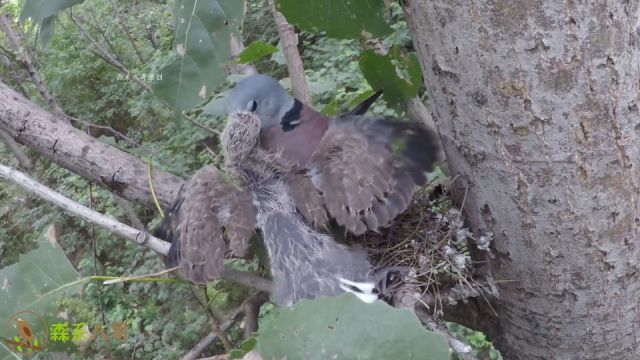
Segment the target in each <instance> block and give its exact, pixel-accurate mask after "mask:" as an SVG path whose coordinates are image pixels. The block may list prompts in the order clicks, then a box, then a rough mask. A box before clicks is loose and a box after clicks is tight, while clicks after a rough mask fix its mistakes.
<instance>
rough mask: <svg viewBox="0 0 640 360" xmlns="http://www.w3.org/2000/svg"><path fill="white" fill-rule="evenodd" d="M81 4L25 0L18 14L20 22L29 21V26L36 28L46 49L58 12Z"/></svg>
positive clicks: (64, 0) (77, 1) (72, 0)
mask: <svg viewBox="0 0 640 360" xmlns="http://www.w3.org/2000/svg"><path fill="white" fill-rule="evenodd" d="M83 2H84V0H27V1H25V3H24V6H23V7H22V11H21V12H20V22H23V23H24V21H25V20H26V19H31V25H32V26H37V27H38V32H39V33H38V37H39V39H40V42H41V43H42V45H43V46H44V47H45V48H46V47H47V46H48V45H49V43H50V42H51V36H52V35H53V25H54V23H55V19H56V16H57V14H58V12H60V11H62V10H65V9H68V8H70V7H72V6H74V5H77V4H81V3H83Z"/></svg>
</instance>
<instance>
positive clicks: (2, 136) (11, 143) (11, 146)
mask: <svg viewBox="0 0 640 360" xmlns="http://www.w3.org/2000/svg"><path fill="white" fill-rule="evenodd" d="M0 141H2V142H3V143H4V145H5V146H6V147H7V150H9V152H10V153H12V154H13V156H15V158H16V160H18V164H20V168H21V169H22V170H24V171H26V172H29V173H30V172H31V171H32V170H33V163H31V159H29V156H27V154H25V152H24V151H22V149H21V148H20V144H18V143H17V142H16V141H15V140H13V138H12V137H11V136H10V135H9V134H7V132H6V131H4V130H0Z"/></svg>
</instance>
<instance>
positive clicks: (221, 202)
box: [163, 166, 256, 284]
mask: <svg viewBox="0 0 640 360" xmlns="http://www.w3.org/2000/svg"><path fill="white" fill-rule="evenodd" d="M255 214H256V209H255V206H254V205H253V203H252V197H251V194H250V193H249V192H248V191H245V190H244V189H242V188H239V187H237V186H235V185H234V184H231V183H230V182H229V181H228V180H227V179H225V177H224V175H223V174H222V173H221V172H220V171H218V169H216V168H215V167H213V166H206V167H204V168H202V169H200V170H199V171H198V172H196V173H195V174H194V175H193V177H192V178H191V179H190V180H189V181H188V182H187V183H186V184H185V187H184V189H183V192H182V194H181V196H180V198H179V199H178V201H177V202H176V205H175V206H174V208H173V209H172V211H171V212H170V213H168V214H167V216H166V217H165V220H164V223H163V227H164V228H165V230H164V231H165V232H166V234H167V235H169V237H171V238H172V239H171V241H172V244H171V249H172V250H171V251H170V262H171V263H173V264H177V265H180V266H182V268H183V270H184V272H185V274H186V278H187V279H189V280H191V281H193V282H195V283H199V284H203V283H206V282H208V281H211V280H215V279H218V278H220V276H221V274H222V270H223V266H224V263H223V262H224V259H225V257H226V256H227V255H228V253H229V250H231V251H230V252H231V254H233V255H235V256H244V255H245V253H246V251H247V249H248V246H249V239H250V238H251V236H252V235H253V233H254V231H255V226H256V223H255V222H256V217H255Z"/></svg>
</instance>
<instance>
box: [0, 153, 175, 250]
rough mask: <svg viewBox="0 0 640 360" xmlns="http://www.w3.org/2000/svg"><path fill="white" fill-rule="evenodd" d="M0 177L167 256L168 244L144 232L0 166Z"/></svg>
mask: <svg viewBox="0 0 640 360" xmlns="http://www.w3.org/2000/svg"><path fill="white" fill-rule="evenodd" d="M0 177H1V178H4V179H5V180H8V181H11V182H12V183H14V184H15V185H18V186H20V187H23V188H24V189H26V190H27V191H29V192H30V193H33V194H36V195H38V196H39V197H41V198H42V199H44V200H46V201H48V202H51V203H53V204H54V205H56V206H59V207H61V208H63V209H64V210H66V211H68V212H69V213H71V214H73V215H75V216H79V217H81V218H83V219H85V220H87V221H89V222H90V223H93V224H96V225H98V226H100V227H102V228H103V229H105V230H107V231H109V232H112V233H114V234H117V235H120V236H122V237H124V238H125V239H129V240H133V241H135V242H136V243H138V244H140V245H144V246H147V247H148V248H150V249H151V250H153V251H155V252H157V253H158V254H161V255H165V256H166V255H167V254H169V247H170V246H171V244H170V243H168V242H166V241H164V240H161V239H158V238H156V237H154V236H151V235H149V234H148V233H146V232H144V231H140V230H136V229H134V228H132V227H130V226H128V225H125V224H123V223H121V222H119V221H116V220H114V219H112V218H110V217H108V216H105V215H102V214H100V213H99V212H96V211H94V210H91V209H89V208H88V207H86V206H84V205H81V204H78V203H77V202H75V201H73V200H71V199H69V198H67V197H66V196H64V195H62V194H59V193H57V192H55V191H53V190H51V189H49V188H48V187H46V186H44V185H42V184H40V183H38V182H37V181H35V180H33V179H31V178H30V177H28V176H27V175H25V174H23V173H21V172H20V171H18V170H14V169H11V168H9V167H7V166H4V165H2V164H0Z"/></svg>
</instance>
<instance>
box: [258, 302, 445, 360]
mask: <svg viewBox="0 0 640 360" xmlns="http://www.w3.org/2000/svg"><path fill="white" fill-rule="evenodd" d="M258 352H259V353H260V354H261V355H262V358H264V359H282V358H287V359H426V360H448V359H450V353H449V345H448V344H447V341H446V339H445V338H444V337H443V336H442V335H440V334H437V333H434V332H431V331H428V330H426V329H424V328H423V327H422V325H421V324H420V322H419V321H418V319H417V318H416V316H415V314H413V313H412V312H410V311H409V310H405V309H395V308H393V307H391V306H389V305H387V304H386V303H384V302H382V301H377V302H375V303H373V304H365V303H363V302H362V301H360V300H359V299H357V298H356V297H355V296H353V295H352V294H345V295H342V296H340V297H327V298H320V299H315V300H302V301H300V302H298V303H297V304H295V305H294V306H292V307H290V308H286V309H279V310H278V313H277V314H276V315H275V316H274V317H273V318H271V319H269V320H266V321H265V323H264V324H260V330H259V333H258Z"/></svg>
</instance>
